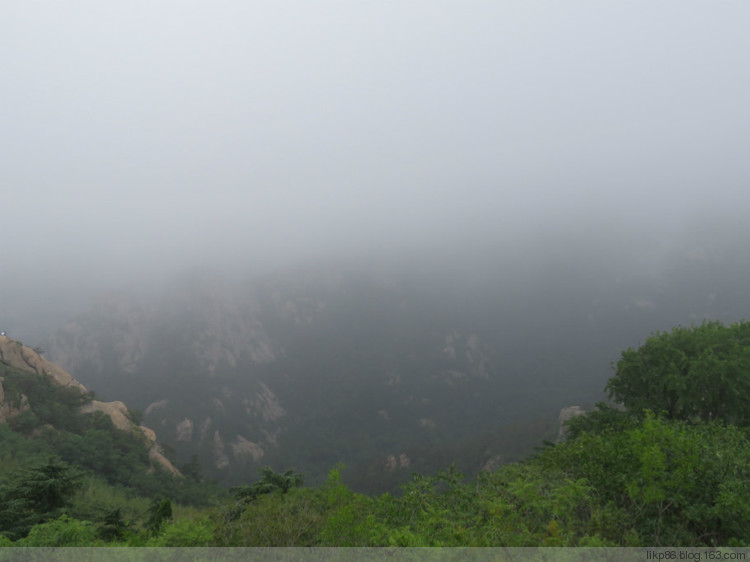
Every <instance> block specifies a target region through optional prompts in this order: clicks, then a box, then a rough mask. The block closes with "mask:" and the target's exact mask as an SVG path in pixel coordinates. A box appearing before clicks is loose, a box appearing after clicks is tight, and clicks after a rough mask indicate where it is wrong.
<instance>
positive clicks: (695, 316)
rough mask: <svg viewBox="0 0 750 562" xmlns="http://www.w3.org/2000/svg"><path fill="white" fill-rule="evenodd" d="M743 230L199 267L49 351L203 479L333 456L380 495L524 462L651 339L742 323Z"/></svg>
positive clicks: (78, 328)
mask: <svg viewBox="0 0 750 562" xmlns="http://www.w3.org/2000/svg"><path fill="white" fill-rule="evenodd" d="M744 233H746V227H745V225H727V226H726V227H725V228H724V229H722V230H720V231H707V230H698V231H693V230H691V231H686V232H684V233H683V235H682V238H681V242H680V243H679V244H675V246H674V247H671V248H660V249H649V248H648V247H642V246H639V245H638V244H637V243H635V242H633V241H625V240H622V239H620V238H618V237H617V236H618V233H615V232H612V231H606V230H605V229H604V228H602V229H601V230H599V231H598V235H599V236H598V238H597V239H596V240H590V241H587V240H586V239H581V238H578V237H570V236H569V237H567V238H566V239H563V238H560V237H559V235H558V236H556V237H554V238H552V237H548V238H542V237H540V238H539V239H538V240H537V244H539V246H538V247H537V248H536V250H535V251H534V252H533V253H532V254H529V255H526V254H521V255H513V254H511V253H507V252H506V253H497V254H492V253H485V252H483V253H482V259H481V260H478V259H477V257H476V256H473V255H472V252H471V251H468V252H467V255H466V256H465V259H463V260H462V261H460V262H457V263H456V262H452V261H445V259H443V258H438V257H434V258H433V259H431V260H427V259H424V260H423V261H422V262H420V263H415V262H409V263H404V262H398V261H393V260H391V261H385V260H381V261H375V260H366V261H353V260H350V261H347V262H328V263H317V264H315V265H314V266H313V265H307V266H304V267H297V268H293V269H288V270H280V271H278V272H276V273H274V274H267V275H261V276H257V277H254V278H251V279H249V280H248V281H246V282H244V283H238V282H234V281H230V280H227V279H223V278H222V277H221V276H219V275H217V274H216V273H211V272H193V273H191V274H190V275H187V276H185V277H184V278H182V279H180V280H175V281H174V282H173V283H171V284H169V285H168V286H166V287H164V288H163V289H162V290H161V291H157V292H152V293H150V294H145V293H141V294H137V293H130V294H124V293H112V294H109V295H106V296H102V297H100V298H99V300H98V301H97V302H96V304H95V305H94V306H93V307H92V308H91V309H90V310H89V311H88V312H86V313H85V314H82V315H80V316H78V317H77V318H75V319H74V320H73V321H72V322H70V323H68V324H67V325H65V326H64V327H62V328H61V329H60V330H58V331H57V332H56V333H55V335H54V337H53V338H52V339H51V340H50V342H49V343H48V344H47V345H46V346H45V347H46V349H48V353H49V355H50V356H51V357H53V358H54V359H55V360H56V361H58V362H60V363H61V364H62V365H64V366H66V367H67V368H68V369H70V370H71V371H73V372H76V373H77V374H78V376H79V377H80V378H81V379H82V380H83V381H84V382H86V383H87V384H89V385H91V386H93V387H95V388H100V389H103V391H105V392H106V393H108V395H109V394H110V393H111V395H112V396H117V397H119V398H120V399H124V400H126V401H127V402H128V403H129V404H132V405H134V406H135V407H137V408H139V409H142V410H143V411H144V412H145V420H146V422H147V423H149V424H150V425H152V426H154V427H156V428H157V429H158V431H159V435H160V436H161V438H162V439H163V440H164V441H165V442H166V443H168V444H169V445H170V446H171V447H173V448H174V449H175V450H176V451H177V453H178V455H179V456H180V457H181V459H180V460H181V462H187V459H189V458H190V456H191V455H193V454H198V455H199V457H200V459H201V462H202V464H203V466H204V468H205V469H206V470H207V472H208V473H209V474H212V475H214V476H217V477H220V478H222V479H225V480H227V481H230V482H231V481H242V479H243V478H246V475H247V474H249V473H252V472H253V470H254V469H253V467H255V468H257V467H259V466H262V465H264V464H269V463H270V464H272V465H274V466H294V467H295V468H298V469H303V470H304V471H305V473H306V474H308V475H309V476H311V477H312V478H320V477H322V476H323V475H324V474H325V473H326V472H327V470H328V469H329V468H330V467H331V466H334V465H335V464H336V463H338V462H344V463H346V464H347V465H349V466H351V467H352V470H351V473H352V478H354V479H355V480H356V481H357V483H358V484H359V485H361V486H363V487H367V486H371V487H372V488H370V489H379V488H378V486H381V488H380V489H382V487H387V486H388V485H390V483H392V482H393V481H394V479H395V480H398V479H399V478H403V477H404V476H407V475H408V474H410V473H411V470H413V469H416V470H419V471H430V470H436V469H438V468H440V467H441V466H442V465H441V463H443V464H445V463H450V462H457V463H459V464H461V465H462V469H463V470H465V471H467V472H470V473H471V472H475V471H477V470H479V469H480V468H481V467H482V466H485V465H486V464H487V463H488V462H489V463H497V462H501V461H507V460H510V459H513V458H516V457H517V456H519V455H521V454H523V453H526V452H528V450H530V448H531V447H533V446H534V445H536V444H538V443H539V442H540V441H541V439H542V438H552V437H554V435H555V432H556V431H557V428H556V427H555V426H554V423H555V421H556V419H557V415H558V412H559V411H560V409H562V408H564V407H566V406H569V405H571V404H583V405H584V406H587V407H589V406H590V405H591V404H593V402H595V401H598V400H600V399H602V398H603V394H602V389H603V386H604V383H605V381H606V379H607V378H608V377H609V376H610V375H611V369H610V367H609V365H610V363H611V362H612V361H614V360H616V359H617V357H618V356H619V352H620V351H621V350H623V349H625V348H626V347H628V346H634V345H637V344H638V343H639V342H642V341H643V339H644V338H645V337H646V336H647V335H648V334H649V333H650V332H652V331H655V330H657V329H668V328H670V327H671V326H674V325H678V324H683V325H689V324H691V323H700V322H701V321H703V320H704V319H707V318H713V319H720V320H723V321H727V322H731V321H737V320H740V319H742V318H744V317H747V316H748V313H749V312H750V309H749V307H748V305H749V304H750V286H748V283H747V279H749V278H750V251H748V249H747V248H746V247H745V244H744V243H743V239H744V238H743V234H744ZM527 244H529V245H530V244H531V242H530V241H529V242H527ZM562 249H564V250H565V251H564V252H561V250H562ZM401 469H405V470H403V471H401Z"/></svg>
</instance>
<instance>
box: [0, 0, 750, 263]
mask: <svg viewBox="0 0 750 562" xmlns="http://www.w3.org/2000/svg"><path fill="white" fill-rule="evenodd" d="M748 22H750V2H747V1H745V0H736V1H706V0H703V1H700V2H695V1H690V0H680V1H667V0H664V1H659V2H654V1H653V0H649V1H632V0H628V1H612V2H601V1H598V0H597V1H585V2H583V1H566V2H553V1H546V2H545V1H533V0H532V1H520V0H519V1H514V2H509V1H499V0H487V1H466V0H462V1H460V2H459V1H452V2H445V1H439V0H429V1H408V0H405V1H380V0H378V1H375V0H363V1H348V2H345V1H338V2H332V1H321V0H315V1H283V0H281V1H278V0H274V1H263V2H257V1H247V0H244V1H241V0H215V1H211V2H205V1H201V2H197V1H186V0H179V1H171V0H170V1H163V0H147V1H144V0H135V1H133V0H128V1H119V2H101V1H98V0H96V1H93V0H92V1H66V2H58V1H52V0H49V1H44V0H43V1H20V0H19V1H9V2H4V3H2V5H1V6H0V83H1V85H2V87H0V99H1V100H2V104H1V105H0V139H1V142H2V146H1V147H0V149H1V150H0V182H1V185H0V205H1V206H2V211H3V220H2V224H3V227H4V228H3V231H4V233H5V241H4V242H3V244H2V245H1V247H2V249H0V258H2V265H1V266H0V267H2V268H6V273H7V271H8V270H7V268H8V267H9V265H10V264H13V266H14V267H13V269H17V268H23V269H25V270H27V271H38V270H45V271H48V272H54V273H55V274H56V275H57V274H59V275H61V276H62V277H65V276H66V275H68V276H70V277H75V275H76V274H77V273H76V272H80V264H82V263H84V262H87V266H86V267H87V268H89V272H90V273H89V274H90V275H95V271H96V269H97V268H101V269H102V270H106V269H107V268H110V269H112V268H114V269H118V270H119V269H122V268H129V269H131V270H135V271H138V270H139V269H145V268H148V267H152V266H153V264H155V263H158V264H160V267H164V268H166V269H169V268H171V267H177V266H179V267H184V266H190V265H193V264H197V263H201V262H203V261H206V260H209V261H211V260H212V259H220V260H221V259H228V260H231V259H235V258H236V259H239V260H242V261H248V262H252V261H258V262H262V261H264V260H268V259H270V258H272V257H273V258H274V259H277V260H278V261H282V262H283V261H284V260H295V259H300V258H309V257H316V256H318V255H326V254H335V253H337V252H342V253H346V252H349V253H355V254H356V253H357V252H363V251H366V250H367V249H369V248H371V247H373V246H381V247H385V248H388V247H391V246H407V247H408V246H409V245H410V244H414V245H415V247H419V245H420V244H427V243H428V242H429V241H430V240H433V239H440V238H441V237H451V236H454V235H458V234H459V233H464V232H472V231H473V229H474V227H477V226H482V227H483V228H484V230H483V232H487V229H488V228H490V226H492V225H503V226H504V227H505V228H510V227H516V226H520V225H523V226H524V227H529V225H532V227H533V225H536V224H538V223H542V222H548V221H550V220H561V221H563V222H579V221H582V220H584V219H585V218H586V217H596V218H597V219H598V220H601V218H602V217H607V219H606V220H608V218H609V217H611V218H612V220H613V221H623V223H624V224H632V225H633V227H634V229H637V230H642V229H644V228H651V227H655V226H656V225H660V224H661V225H663V224H665V223H671V222H673V221H678V220H683V219H685V218H686V217H690V216H693V213H695V212H700V211H701V210H702V209H705V208H707V207H712V208H714V209H715V210H716V212H717V213H718V214H719V216H721V213H730V212H736V211H738V210H744V211H745V212H750V211H749V210H750V182H749V180H750V158H749V156H750V33H748V27H747V26H748ZM211 256H213V257H211ZM16 266H17V267H16Z"/></svg>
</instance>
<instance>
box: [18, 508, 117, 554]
mask: <svg viewBox="0 0 750 562" xmlns="http://www.w3.org/2000/svg"><path fill="white" fill-rule="evenodd" d="M104 544H105V543H104V541H102V540H100V539H99V538H98V536H97V531H96V528H95V527H94V525H93V524H91V523H90V522H89V521H79V520H77V519H71V518H70V517H68V516H67V515H61V516H60V517H59V518H57V519H54V520H52V521H49V522H47V523H41V524H39V525H36V526H34V527H33V528H32V529H31V531H30V532H29V534H28V536H27V537H26V538H23V539H21V540H19V541H17V542H16V546H25V547H39V546H46V547H50V546H103V545H104Z"/></svg>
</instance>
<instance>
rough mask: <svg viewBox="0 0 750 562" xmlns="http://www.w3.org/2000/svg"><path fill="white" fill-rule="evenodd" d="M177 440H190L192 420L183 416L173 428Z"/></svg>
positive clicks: (191, 436)
mask: <svg viewBox="0 0 750 562" xmlns="http://www.w3.org/2000/svg"><path fill="white" fill-rule="evenodd" d="M175 432H176V433H177V441H192V439H193V422H192V421H190V420H189V419H188V418H184V419H183V420H182V421H181V422H180V423H178V424H177V427H176V428H175Z"/></svg>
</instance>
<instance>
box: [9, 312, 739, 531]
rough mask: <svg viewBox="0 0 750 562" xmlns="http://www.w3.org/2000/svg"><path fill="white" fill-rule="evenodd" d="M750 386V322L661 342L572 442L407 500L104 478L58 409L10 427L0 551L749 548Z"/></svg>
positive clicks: (293, 488)
mask: <svg viewBox="0 0 750 562" xmlns="http://www.w3.org/2000/svg"><path fill="white" fill-rule="evenodd" d="M748 377H750V323H747V322H742V323H738V324H733V325H729V326H724V325H722V324H720V323H718V322H707V323H704V324H702V325H700V326H697V327H693V328H675V329H674V330H672V331H670V332H662V333H657V334H654V335H653V336H651V337H650V338H648V339H647V340H646V342H645V343H644V344H643V345H642V346H641V347H639V348H637V349H628V350H626V351H624V352H623V353H622V355H621V358H620V360H619V361H618V362H617V364H616V366H615V374H614V376H613V377H612V379H610V381H609V383H608V384H607V388H606V389H607V392H608V393H609V397H610V399H611V400H612V401H613V404H612V405H606V404H600V405H599V406H598V409H597V410H595V411H593V412H591V413H590V414H588V415H587V416H582V417H579V418H575V419H574V420H572V421H571V422H569V424H568V439H567V440H566V441H565V442H562V443H558V444H547V445H546V446H545V447H544V448H543V449H541V450H539V451H538V453H537V454H536V455H535V456H534V457H532V458H530V459H527V460H526V461H524V462H519V463H513V464H506V465H504V466H502V467H500V468H499V469H497V470H494V471H484V472H481V473H480V474H479V475H478V476H477V477H476V478H473V479H467V478H465V477H464V476H463V475H462V474H460V473H459V472H458V471H457V470H456V469H455V468H453V467H449V468H448V469H446V470H443V471H441V472H439V473H438V474H437V475H435V476H424V475H419V474H414V475H413V477H412V480H411V481H410V482H409V483H408V484H405V485H404V486H403V487H402V488H401V491H400V493H399V494H394V495H391V494H387V493H386V494H381V495H373V496H368V495H364V494H359V493H355V492H354V491H352V490H351V489H350V488H349V487H348V486H346V485H345V484H344V483H343V481H342V467H336V468H334V469H332V470H331V471H330V473H329V475H328V480H327V481H326V483H325V484H323V485H321V486H317V487H312V488H309V487H303V486H302V475H300V474H298V473H297V472H295V471H294V470H287V471H285V472H283V473H277V472H274V470H272V469H271V468H264V469H263V470H262V471H261V474H260V478H256V479H254V480H255V482H252V480H253V479H250V478H249V479H248V483H247V484H246V485H243V486H238V487H235V488H233V489H231V490H228V491H227V492H226V495H225V496H224V497H223V498H222V497H221V495H217V494H216V493H215V490H213V491H212V492H211V493H208V492H206V493H204V494H203V495H199V494H197V493H193V492H191V493H193V495H191V494H190V493H187V490H189V489H190V490H192V488H190V485H189V484H188V483H187V482H186V481H187V480H190V482H191V483H192V484H194V485H195V486H197V487H203V488H202V489H203V490H204V491H206V490H208V489H210V486H209V485H207V484H206V483H203V482H199V481H198V480H199V478H200V477H199V476H197V477H196V478H194V479H192V480H191V479H183V481H181V482H180V481H177V480H167V479H166V477H165V476H164V475H160V474H159V473H153V474H151V475H148V474H146V473H145V471H141V472H140V474H141V476H140V477H139V478H136V479H135V480H127V479H124V476H121V475H119V474H120V473H119V472H118V471H116V470H113V469H111V468H107V470H109V472H106V471H101V467H110V465H109V464H107V463H106V462H105V461H103V460H101V459H98V457H96V456H95V455H94V456H93V457H92V453H88V456H87V454H83V453H82V454H81V455H78V456H76V455H73V454H72V453H71V452H70V449H71V448H70V447H67V448H66V447H63V446H62V445H60V444H55V443H54V442H55V441H58V442H59V443H64V442H65V441H66V440H67V439H72V438H73V437H78V438H82V436H83V435H84V434H85V433H86V432H90V431H103V432H105V433H107V432H109V429H108V428H105V427H104V425H105V424H103V422H101V421H100V420H99V421H97V418H95V417H92V418H91V419H89V420H86V421H85V422H84V420H77V419H75V417H74V418H73V419H71V420H68V422H67V423H68V424H69V425H68V426H67V427H68V428H67V429H65V430H59V429H56V430H54V431H56V432H57V433H56V435H57V439H54V440H53V439H49V438H47V437H46V435H47V433H49V432H51V431H52V430H51V429H47V430H44V429H42V428H43V425H44V424H47V423H49V421H42V420H49V419H50V416H52V417H54V416H55V415H57V414H55V413H54V412H55V411H56V408H57V407H55V408H51V407H50V408H48V410H49V412H52V413H45V412H46V411H47V410H43V409H38V411H37V410H34V415H35V416H37V418H38V423H37V424H36V425H34V424H25V425H22V426H21V427H19V426H18V425H17V424H14V425H12V426H0V438H1V439H2V451H3V456H2V459H1V460H0V468H1V469H2V471H3V473H2V474H3V475H2V487H0V495H1V496H2V500H3V502H2V505H3V508H2V509H3V511H2V513H0V533H2V535H3V536H4V537H5V538H0V541H4V542H3V543H2V544H5V545H6V546H11V545H15V546H81V545H121V546H128V545H129V546H143V545H150V546H382V545H386V546H667V545H669V546H716V545H724V546H750V435H749V431H750V422H748V420H750V404H748V403H746V402H745V403H744V404H743V401H742V400H741V399H740V398H741V396H743V395H744V396H746V395H747V393H746V392H745V390H746V385H747V384H748ZM6 380H7V379H6ZM34 384H37V383H34ZM79 398H80V397H79ZM84 399H85V398H84ZM61 400H62V402H60V404H62V405H60V406H59V407H60V408H62V407H64V404H63V402H64V401H65V400H68V401H69V402H70V404H71V406H70V409H69V410H68V412H69V413H70V412H72V411H74V406H73V405H74V403H75V401H74V400H73V399H72V398H71V397H67V398H64V399H61ZM30 402H32V404H33V401H31V398H30ZM65 407H67V406H65ZM32 409H33V408H32ZM27 417H28V416H27ZM71 424H72V425H71ZM97 424H99V425H97ZM40 430H41V431H40ZM76 432H78V433H76ZM107 434H108V435H109V433H107ZM110 438H111V439H113V440H115V442H116V446H115V449H117V450H118V451H119V452H118V453H109V452H107V451H102V452H101V454H102V455H106V454H119V455H121V458H122V459H123V462H130V463H131V464H132V466H135V464H136V463H137V462H139V461H138V459H139V458H140V457H138V454H137V451H135V449H134V448H133V447H130V448H128V444H127V442H121V441H119V440H117V439H116V438H115V436H114V435H111V436H110ZM101 439H104V438H103V437H101ZM102 446H103V445H102ZM66 454H67V455H68V456H65V455H66ZM45 456H48V457H49V458H43V457H45ZM22 458H23V459H30V461H29V462H31V461H33V463H32V464H31V465H23V466H24V468H25V470H24V471H22V472H18V471H16V472H12V469H19V468H21V467H22V463H21V462H20V461H19V459H22ZM97 463H99V464H97ZM149 478H151V479H153V481H157V480H158V481H159V482H162V483H163V485H162V486H161V487H160V488H158V490H159V491H158V494H160V495H157V492H156V490H157V488H150V487H149V484H147V483H146V482H147V480H148V479H149ZM159 479H161V480H159ZM144 495H147V496H149V499H145V498H144V497H143V496H144ZM201 502H203V505H201ZM211 502H213V503H212V504H211ZM188 504H190V505H188Z"/></svg>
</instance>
